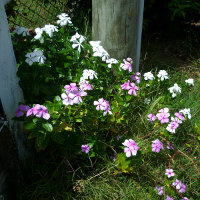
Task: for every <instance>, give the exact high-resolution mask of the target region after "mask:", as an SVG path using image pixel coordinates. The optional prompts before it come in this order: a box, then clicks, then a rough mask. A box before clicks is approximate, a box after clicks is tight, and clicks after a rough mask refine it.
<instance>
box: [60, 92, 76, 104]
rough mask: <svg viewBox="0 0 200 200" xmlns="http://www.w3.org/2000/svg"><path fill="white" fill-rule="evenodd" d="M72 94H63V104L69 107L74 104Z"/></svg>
mask: <svg viewBox="0 0 200 200" xmlns="http://www.w3.org/2000/svg"><path fill="white" fill-rule="evenodd" d="M69 94H70V93H67V94H66V93H62V94H61V98H62V99H63V104H64V105H66V106H68V105H73V104H74V102H73V99H71V98H70V95H69Z"/></svg>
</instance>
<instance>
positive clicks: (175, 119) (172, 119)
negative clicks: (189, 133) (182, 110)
mask: <svg viewBox="0 0 200 200" xmlns="http://www.w3.org/2000/svg"><path fill="white" fill-rule="evenodd" d="M171 121H172V122H176V123H178V124H182V121H181V120H180V119H179V118H178V117H175V118H174V117H171Z"/></svg>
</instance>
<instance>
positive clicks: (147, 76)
mask: <svg viewBox="0 0 200 200" xmlns="http://www.w3.org/2000/svg"><path fill="white" fill-rule="evenodd" d="M154 79H155V77H154V75H153V74H152V73H151V72H147V73H144V80H152V81H153V80H154Z"/></svg>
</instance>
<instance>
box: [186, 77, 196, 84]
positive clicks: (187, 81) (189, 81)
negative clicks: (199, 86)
mask: <svg viewBox="0 0 200 200" xmlns="http://www.w3.org/2000/svg"><path fill="white" fill-rule="evenodd" d="M185 82H186V83H187V84H188V85H189V86H191V85H192V86H194V79H192V78H189V79H187V80H185Z"/></svg>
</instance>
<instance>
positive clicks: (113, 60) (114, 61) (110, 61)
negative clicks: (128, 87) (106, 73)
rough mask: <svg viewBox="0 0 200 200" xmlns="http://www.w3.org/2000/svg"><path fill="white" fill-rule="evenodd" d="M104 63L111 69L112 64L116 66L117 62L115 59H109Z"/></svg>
mask: <svg viewBox="0 0 200 200" xmlns="http://www.w3.org/2000/svg"><path fill="white" fill-rule="evenodd" d="M106 63H109V64H108V67H109V68H111V67H112V64H117V63H118V61H117V60H116V59H114V58H110V59H108V60H106Z"/></svg>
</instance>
